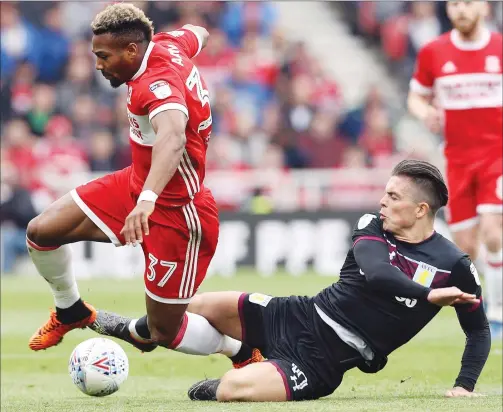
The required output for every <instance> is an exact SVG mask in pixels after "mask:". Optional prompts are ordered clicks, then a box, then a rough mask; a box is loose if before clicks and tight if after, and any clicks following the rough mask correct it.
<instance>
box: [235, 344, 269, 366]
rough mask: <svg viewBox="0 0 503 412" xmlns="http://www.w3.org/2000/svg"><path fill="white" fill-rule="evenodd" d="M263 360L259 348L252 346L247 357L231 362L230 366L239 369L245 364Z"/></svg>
mask: <svg viewBox="0 0 503 412" xmlns="http://www.w3.org/2000/svg"><path fill="white" fill-rule="evenodd" d="M264 360H265V358H264V357H263V356H262V353H261V352H260V350H258V349H257V348H254V349H253V350H252V355H251V357H250V358H249V359H246V360H245V361H243V362H239V363H233V364H232V366H233V367H234V369H241V368H244V367H245V366H247V365H251V364H252V363H258V362H263V361H264Z"/></svg>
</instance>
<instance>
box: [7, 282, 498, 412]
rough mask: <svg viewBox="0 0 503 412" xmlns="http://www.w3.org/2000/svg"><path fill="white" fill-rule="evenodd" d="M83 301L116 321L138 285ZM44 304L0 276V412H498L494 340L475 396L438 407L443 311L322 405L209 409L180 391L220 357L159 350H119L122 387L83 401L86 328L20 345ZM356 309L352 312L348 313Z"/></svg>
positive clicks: (447, 344)
mask: <svg viewBox="0 0 503 412" xmlns="http://www.w3.org/2000/svg"><path fill="white" fill-rule="evenodd" d="M332 281H333V278H326V277H319V276H315V275H312V274H311V275H305V276H301V277H290V276H286V275H284V274H280V275H277V276H273V277H270V278H261V277H259V276H257V275H256V274H254V273H252V272H243V273H242V274H240V275H239V276H237V277H234V278H227V279H224V278H218V277H213V278H209V279H207V280H206V281H205V282H204V283H203V286H202V288H201V291H217V290H243V291H259V292H265V293H269V294H273V295H277V296H285V295H290V294H302V295H311V294H314V293H316V292H317V291H319V290H320V289H322V288H323V287H324V286H326V285H328V284H329V283H330V282H332ZM79 284H80V291H81V294H82V296H83V297H84V298H85V299H86V300H88V301H89V302H90V303H92V304H93V305H95V306H96V307H97V308H103V309H108V310H112V311H117V312H120V313H122V314H125V315H131V316H140V315H142V314H143V313H144V297H143V280H142V279H133V280H113V279H94V280H85V281H81V282H80V283H79ZM52 305H53V302H52V297H51V295H50V293H49V289H48V287H47V285H46V283H45V282H44V281H43V280H42V279H41V278H37V277H13V278H10V277H9V278H2V284H1V408H0V409H1V411H2V412H25V411H26V412H38V411H44V412H46V411H57V412H67V411H78V412H89V411H105V412H119V411H120V412H122V411H135V412H136V411H142V412H145V411H148V412H160V411H166V412H168V411H183V412H188V411H264V412H265V411H267V412H269V411H272V412H274V411H287V410H289V411H379V412H384V411H393V412H394V411H421V412H423V411H435V412H438V411H476V412H481V411H501V410H502V358H501V350H502V344H501V342H493V345H492V350H491V354H490V356H489V359H488V362H487V364H486V367H485V369H484V371H483V373H482V376H481V377H480V379H479V383H478V385H477V390H478V391H479V392H481V393H484V394H485V395H486V396H485V397H481V398H471V399H469V398H466V399H446V398H444V396H443V394H444V392H445V391H446V390H447V389H448V388H450V387H451V386H452V383H453V381H454V379H455V377H456V375H457V373H458V371H459V366H460V360H461V355H462V351H463V347H464V335H463V333H462V331H461V328H460V326H459V324H458V322H457V319H456V316H455V312H454V310H453V309H452V308H445V309H443V310H442V311H441V312H440V314H439V315H438V316H437V317H436V318H435V320H434V321H433V322H432V323H430V324H429V325H428V326H427V327H426V328H425V329H424V330H423V331H421V333H420V334H419V335H418V336H416V337H415V338H414V339H413V340H412V341H411V342H409V344H407V345H406V346H404V347H402V348H400V349H399V350H398V351H396V352H395V353H393V354H392V355H391V356H390V357H389V362H388V365H387V366H386V368H385V369H384V370H383V371H381V372H379V373H378V374H375V375H366V374H364V373H362V372H360V371H359V370H352V371H350V372H349V373H347V374H346V376H345V378H344V381H343V383H342V385H341V386H340V387H339V388H338V389H337V390H336V391H335V392H334V393H333V394H332V395H331V396H329V397H327V398H324V399H320V400H317V401H309V402H298V403H274V404H273V403H264V404H251V403H240V404H218V403H215V402H209V403H208V402H192V401H190V400H189V399H188V398H187V389H188V388H189V386H190V385H191V384H192V383H194V382H195V381H197V380H200V379H204V378H205V377H209V378H211V377H219V376H221V375H222V374H223V373H224V372H225V371H226V370H228V369H229V367H230V362H229V361H228V360H227V359H226V358H224V357H222V356H219V355H213V356H209V357H196V356H188V355H183V354H178V353H176V352H173V351H168V350H165V349H163V348H158V349H157V350H155V351H154V352H152V353H149V354H142V353H140V352H139V351H137V350H136V349H134V348H131V347H129V346H128V345H127V344H125V343H123V342H119V343H120V344H121V345H122V347H123V348H124V349H125V350H126V352H127V354H128V356H129V363H130V373H129V378H128V380H127V381H126V382H125V383H124V384H123V385H122V387H121V389H120V390H119V391H118V392H117V393H115V394H113V395H111V396H108V397H105V398H93V397H89V396H86V395H84V394H82V393H81V392H80V391H78V389H77V388H76V387H75V386H74V385H73V383H72V381H71V379H70V376H69V375H68V372H67V365H68V358H69V356H70V353H71V352H72V350H73V348H74V347H75V346H76V345H77V344H78V343H80V342H81V341H83V340H85V339H88V338H91V337H94V336H96V334H94V332H92V331H91V330H77V331H73V332H71V333H70V334H68V335H67V336H66V337H65V339H64V341H63V342H62V343H61V344H60V345H59V346H57V347H54V348H51V349H49V350H47V351H42V352H32V351H30V350H29V348H28V339H29V338H30V336H31V335H32V333H33V332H34V331H35V330H36V329H37V327H38V326H40V325H41V324H42V323H43V322H44V321H45V320H46V319H47V316H48V309H49V308H50V307H51V306H52ZM355 310H358V308H355Z"/></svg>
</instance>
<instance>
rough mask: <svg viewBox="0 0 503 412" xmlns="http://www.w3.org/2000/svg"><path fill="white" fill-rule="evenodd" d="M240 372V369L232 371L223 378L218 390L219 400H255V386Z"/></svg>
mask: <svg viewBox="0 0 503 412" xmlns="http://www.w3.org/2000/svg"><path fill="white" fill-rule="evenodd" d="M240 372H242V371H240V370H238V369H236V370H230V371H229V372H227V373H226V374H225V375H224V376H223V377H222V379H221V381H220V384H219V385H218V388H217V400H219V401H220V402H232V401H246V400H251V399H253V391H254V388H253V384H252V382H250V381H248V380H247V379H245V377H244V376H243V374H242V373H240Z"/></svg>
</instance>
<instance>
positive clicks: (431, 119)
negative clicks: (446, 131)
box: [424, 106, 443, 134]
mask: <svg viewBox="0 0 503 412" xmlns="http://www.w3.org/2000/svg"><path fill="white" fill-rule="evenodd" d="M424 124H425V125H426V127H427V128H428V129H429V130H430V132H432V133H435V134H440V132H441V131H442V128H443V114H442V111H441V110H440V109H437V108H436V107H434V106H428V109H427V111H426V116H425V118H424Z"/></svg>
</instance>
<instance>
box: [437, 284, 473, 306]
mask: <svg viewBox="0 0 503 412" xmlns="http://www.w3.org/2000/svg"><path fill="white" fill-rule="evenodd" d="M428 302H430V303H433V304H434V305H438V306H450V305H454V304H458V303H479V299H477V297H476V296H475V295H472V294H470V293H465V292H463V291H461V290H459V289H458V288H457V287H455V286H452V287H449V288H439V289H432V290H431V291H430V293H429V294H428Z"/></svg>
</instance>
